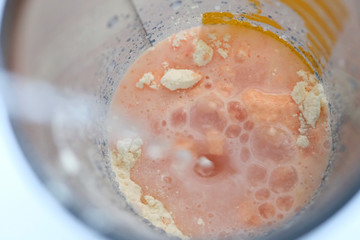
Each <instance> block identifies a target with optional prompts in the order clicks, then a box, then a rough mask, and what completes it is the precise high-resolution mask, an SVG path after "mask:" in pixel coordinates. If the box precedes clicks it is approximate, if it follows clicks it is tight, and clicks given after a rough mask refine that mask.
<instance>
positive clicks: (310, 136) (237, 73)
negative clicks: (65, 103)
mask: <svg viewBox="0 0 360 240" xmlns="http://www.w3.org/2000/svg"><path fill="white" fill-rule="evenodd" d="M328 114H329V112H328V104H327V100H326V97H325V95H324V90H323V88H322V85H321V84H320V83H319V82H318V81H317V79H316V78H315V77H314V75H313V74H312V72H311V69H309V68H308V66H307V65H306V64H305V63H304V62H303V61H302V59H300V58H299V57H298V56H297V55H296V54H295V53H294V52H293V51H292V50H291V49H290V48H289V47H287V46H286V45H284V44H283V43H281V42H279V41H278V40H276V39H275V38H272V37H271V36H269V35H266V34H265V33H263V32H260V31H256V30H254V29H251V28H245V27H240V26H226V25H213V26H201V27H197V28H192V29H189V30H186V31H183V32H180V33H178V34H175V35H173V36H171V37H169V38H167V39H165V40H164V41H162V42H160V43H158V44H157V45H156V46H154V47H153V48H151V49H149V50H147V51H146V52H145V53H144V54H143V55H142V56H141V57H140V58H139V59H137V61H136V62H135V63H134V64H133V65H132V66H131V67H130V68H129V70H128V72H127V73H126V75H125V76H124V78H123V79H122V81H121V83H120V86H119V88H118V90H117V92H116V94H115V96H114V99H113V103H112V106H111V111H110V116H109V133H110V142H111V146H110V147H111V152H112V163H113V169H114V172H115V173H116V176H117V180H118V182H119V186H120V190H121V191H122V192H123V193H124V195H125V197H126V198H127V200H128V202H129V204H130V205H132V206H133V208H134V209H135V211H137V212H138V213H139V214H140V215H141V216H143V217H144V218H146V219H148V220H149V221H150V222H151V223H152V224H153V225H154V226H156V227H159V228H161V229H163V230H165V231H166V232H168V233H169V234H172V235H175V236H178V237H180V238H181V239H188V238H192V237H212V238H217V237H218V238H220V239H221V238H224V237H226V236H229V235H232V234H239V235H248V234H254V233H261V232H264V231H265V230H264V229H269V227H276V226H278V225H279V224H281V223H282V222H284V221H286V220H289V218H291V217H292V216H293V215H294V214H295V213H296V212H297V211H299V210H300V209H301V208H302V207H304V206H305V205H306V204H307V203H309V201H310V199H311V198H312V196H313V195H314V193H315V191H316V190H317V188H318V187H319V186H320V184H321V179H322V175H323V173H324V171H325V169H326V166H327V164H328V158H329V152H330V148H329V146H330V145H331V139H330V131H329V123H328Z"/></svg>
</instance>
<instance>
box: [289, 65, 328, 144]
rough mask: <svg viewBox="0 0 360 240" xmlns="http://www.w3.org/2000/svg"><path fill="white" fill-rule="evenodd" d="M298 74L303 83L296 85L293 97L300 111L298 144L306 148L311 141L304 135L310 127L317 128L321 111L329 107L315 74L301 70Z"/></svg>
mask: <svg viewBox="0 0 360 240" xmlns="http://www.w3.org/2000/svg"><path fill="white" fill-rule="evenodd" d="M297 74H298V75H299V76H300V77H301V78H302V79H303V81H301V82H298V83H296V85H295V87H294V89H293V91H292V93H291V97H292V99H293V100H294V101H295V103H296V104H298V106H299V109H300V112H301V113H300V114H299V121H300V128H299V132H300V134H302V135H300V136H299V138H298V140H297V144H298V146H300V147H303V148H306V147H307V146H308V145H309V140H308V139H307V137H306V136H305V135H304V134H305V133H306V132H307V130H308V125H309V126H310V127H312V128H315V126H316V122H317V121H318V120H319V117H320V113H321V109H324V108H325V107H326V106H327V100H326V96H325V93H324V89H323V87H322V85H321V84H320V83H319V82H318V81H317V80H316V78H315V76H314V75H313V74H310V73H308V72H305V71H303V70H300V71H298V72H297Z"/></svg>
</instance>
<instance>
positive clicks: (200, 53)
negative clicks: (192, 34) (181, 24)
mask: <svg viewBox="0 0 360 240" xmlns="http://www.w3.org/2000/svg"><path fill="white" fill-rule="evenodd" d="M193 44H194V46H195V51H194V53H193V60H194V63H195V64H196V65H198V66H199V67H202V66H205V65H206V64H208V63H209V62H210V61H211V60H212V57H213V54H214V51H213V49H212V48H211V47H210V46H209V45H207V44H206V43H205V42H204V41H203V40H197V39H195V40H194V42H193Z"/></svg>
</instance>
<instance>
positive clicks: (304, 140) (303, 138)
mask: <svg viewBox="0 0 360 240" xmlns="http://www.w3.org/2000/svg"><path fill="white" fill-rule="evenodd" d="M296 144H297V145H298V146H299V147H302V148H306V147H307V146H309V139H308V138H307V137H306V136H304V135H300V136H299V137H298V139H297V141H296Z"/></svg>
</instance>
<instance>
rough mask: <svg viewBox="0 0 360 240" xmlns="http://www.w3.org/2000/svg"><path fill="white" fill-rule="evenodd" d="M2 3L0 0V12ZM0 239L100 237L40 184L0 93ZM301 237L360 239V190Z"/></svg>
mask: <svg viewBox="0 0 360 240" xmlns="http://www.w3.org/2000/svg"><path fill="white" fill-rule="evenodd" d="M2 7H3V0H0V10H1V12H2ZM0 77H1V74H0ZM4 80H5V79H0V81H4ZM0 86H1V84H0ZM0 93H1V91H0ZM0 239H1V240H18V239H19V240H20V239H21V240H22V239H27V240H41V239H51V240H57V239H59V240H64V239H66V240H72V239H77V240H81V239H86V240H104V238H103V237H101V236H99V235H98V234H97V233H95V232H94V231H92V230H91V229H89V228H88V227H87V226H85V225H83V224H82V223H81V222H79V221H78V220H77V219H75V218H74V217H73V216H72V215H70V214H69V213H68V212H67V211H66V210H65V209H64V208H63V207H62V206H61V205H59V203H58V202H56V200H55V199H54V198H53V196H51V195H50V194H49V193H48V192H47V190H46V189H45V188H44V187H43V186H42V185H41V183H40V182H39V180H38V179H37V177H36V176H35V175H34V173H33V172H32V170H31V169H30V168H29V166H28V164H27V162H26V160H25V159H24V156H23V155H22V153H21V151H20V150H19V148H18V146H17V144H16V141H15V139H14V135H13V133H12V131H11V127H10V124H9V121H8V117H7V114H6V111H5V105H4V102H3V100H2V98H1V96H0ZM301 239H303V240H319V239H326V240H338V239H344V240H352V239H354V240H358V239H360V193H358V194H357V195H356V196H355V197H354V198H353V199H352V200H351V201H350V202H349V203H348V204H347V205H346V206H345V207H343V209H342V210H341V211H339V212H338V213H337V214H335V216H333V217H332V218H331V219H329V220H328V221H327V222H325V223H324V224H323V225H321V226H320V227H319V228H317V229H316V230H314V231H313V232H311V233H309V234H307V235H305V236H303V237H302V238H301Z"/></svg>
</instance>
